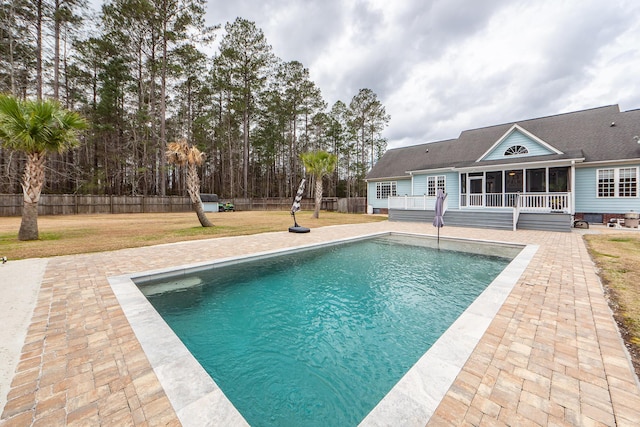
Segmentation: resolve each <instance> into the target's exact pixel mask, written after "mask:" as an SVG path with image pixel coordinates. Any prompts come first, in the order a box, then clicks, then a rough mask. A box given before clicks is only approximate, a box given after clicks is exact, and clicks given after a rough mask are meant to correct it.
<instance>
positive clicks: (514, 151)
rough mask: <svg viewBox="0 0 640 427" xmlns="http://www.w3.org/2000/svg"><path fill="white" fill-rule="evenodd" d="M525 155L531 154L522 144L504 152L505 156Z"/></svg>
mask: <svg viewBox="0 0 640 427" xmlns="http://www.w3.org/2000/svg"><path fill="white" fill-rule="evenodd" d="M525 154H529V149H528V148H527V147H525V146H524V145H522V144H516V145H512V146H511V147H509V148H507V149H506V150H504V154H503V156H504V157H510V156H524V155H525Z"/></svg>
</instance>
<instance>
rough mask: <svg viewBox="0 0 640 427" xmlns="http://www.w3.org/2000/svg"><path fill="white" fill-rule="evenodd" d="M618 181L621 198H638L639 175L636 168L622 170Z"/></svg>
mask: <svg viewBox="0 0 640 427" xmlns="http://www.w3.org/2000/svg"><path fill="white" fill-rule="evenodd" d="M619 175H620V177H619V180H618V196H619V197H636V196H637V195H638V173H637V169H636V168H622V169H620V174H619Z"/></svg>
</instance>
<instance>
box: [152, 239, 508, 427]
mask: <svg viewBox="0 0 640 427" xmlns="http://www.w3.org/2000/svg"><path fill="white" fill-rule="evenodd" d="M509 261H510V259H509V258H502V257H492V256H485V255H479V254H471V253H465V252H454V251H447V250H440V251H438V250H436V249H432V248H429V247H424V246H416V245H412V244H401V243H399V242H398V239H397V238H376V239H372V240H366V241H360V242H355V243H349V244H342V245H336V246H330V247H325V248H321V249H314V250H309V251H304V252H296V253H293V254H288V255H282V256H276V257H270V258H265V259H262V260H257V261H250V262H243V263H239V264H235V265H230V266H225V267H221V268H215V269H212V270H210V271H208V272H200V273H198V274H193V275H189V276H187V277H185V276H182V277H180V279H179V280H178V279H164V280H162V281H153V282H146V283H145V284H144V286H141V288H142V289H143V292H145V293H146V294H148V298H149V301H150V302H151V303H152V304H153V306H154V307H155V308H156V310H157V311H158V312H159V313H160V314H161V315H162V317H163V318H164V319H165V321H166V322H167V323H168V324H169V326H171V328H172V329H173V330H174V331H175V332H176V334H177V335H178V336H179V337H180V339H181V340H182V341H183V342H184V343H185V345H186V346H187V348H188V349H189V351H191V353H192V354H193V355H194V356H195V357H196V359H197V360H198V361H199V362H200V363H201V364H202V366H203V367H204V368H205V370H206V371H207V372H208V373H209V374H210V375H211V376H212V378H213V379H214V380H215V381H216V383H217V384H218V385H219V387H220V388H221V389H222V391H223V392H224V393H225V395H226V396H227V397H228V398H229V400H230V401H231V402H232V403H233V404H234V405H235V406H236V408H237V409H238V410H239V411H240V412H241V413H242V415H243V416H244V417H245V419H246V420H247V421H248V422H249V423H250V424H251V425H252V426H290V425H295V426H315V425H318V426H320V425H322V426H331V425H335V426H355V425H357V424H358V423H359V422H360V421H361V420H362V419H363V418H364V417H365V416H366V414H367V413H368V412H369V411H370V410H371V409H373V407H374V406H375V405H376V404H377V403H378V402H379V401H380V400H381V399H382V398H383V397H384V395H385V394H387V392H388V391H389V390H390V389H391V388H392V387H393V385H394V384H395V383H396V382H397V381H398V380H399V379H400V378H401V377H402V376H403V375H404V373H405V372H407V371H408V369H409V368H410V367H411V366H412V365H413V364H414V363H415V362H416V361H417V360H418V358H419V357H420V356H421V355H422V354H424V353H425V352H426V351H427V350H428V348H429V347H430V346H431V345H432V344H433V343H434V342H435V341H436V340H437V339H438V337H439V336H440V335H441V334H442V333H443V332H444V331H445V330H446V329H447V328H448V326H449V325H450V324H451V323H453V321H454V320H455V319H456V318H457V317H458V316H459V315H460V314H461V313H462V312H463V311H464V310H465V308H466V307H467V306H468V305H469V304H470V303H471V302H472V301H473V300H474V299H475V298H476V297H477V296H478V295H479V294H480V293H481V292H482V291H483V290H484V289H485V287H486V286H487V285H488V284H489V283H490V282H491V281H492V280H493V279H494V278H495V277H496V276H497V275H498V274H499V273H500V272H501V271H502V270H503V269H504V267H505V266H506V265H507V264H508V263H509ZM185 285H188V287H185ZM160 291H162V292H160Z"/></svg>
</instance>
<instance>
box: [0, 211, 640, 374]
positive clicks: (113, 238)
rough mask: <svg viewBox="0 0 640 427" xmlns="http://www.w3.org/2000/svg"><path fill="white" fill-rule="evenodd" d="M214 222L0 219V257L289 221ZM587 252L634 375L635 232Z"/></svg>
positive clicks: (333, 219)
mask: <svg viewBox="0 0 640 427" xmlns="http://www.w3.org/2000/svg"><path fill="white" fill-rule="evenodd" d="M209 217H210V218H211V220H212V222H213V223H214V224H215V226H214V227H211V228H203V227H201V226H200V224H199V222H198V220H197V217H196V215H195V213H192V212H185V213H162V214H121V215H72V216H44V217H40V218H39V219H38V225H39V229H40V240H37V241H30V242H20V241H18V237H17V236H18V229H19V227H20V218H19V217H0V257H1V256H6V257H7V258H8V259H24V258H41V257H52V256H57V255H71V254H79V253H87V252H100V251H110V250H117V249H123V248H134V247H140V246H150V245H157V244H161V243H173V242H179V241H184V240H196V239H209V238H214V237H222V236H240V235H248V234H257V233H266V232H271V231H285V230H287V229H288V228H289V227H290V226H291V225H293V221H292V218H291V215H290V214H289V212H286V211H268V212H265V211H250V212H224V213H214V214H209ZM297 218H298V222H300V223H301V225H303V226H305V227H309V228H317V227H323V226H327V225H337V224H354V223H362V222H376V221H382V220H384V219H386V217H384V216H372V215H360V214H340V213H335V212H321V213H320V218H319V219H313V218H311V212H308V211H303V212H299V213H298V214H297ZM585 239H586V242H587V246H588V248H589V251H590V254H591V256H592V258H593V259H594V261H595V263H596V264H597V266H598V268H599V269H600V277H601V279H602V282H603V285H604V286H605V292H606V294H607V296H608V298H609V301H610V304H611V306H612V309H613V311H614V317H615V319H616V321H617V322H618V324H619V325H620V328H621V330H622V334H623V337H624V339H625V342H626V343H627V348H628V349H629V352H630V353H631V357H632V359H633V361H634V365H635V369H636V374H638V376H640V233H632V232H624V233H619V234H589V235H585Z"/></svg>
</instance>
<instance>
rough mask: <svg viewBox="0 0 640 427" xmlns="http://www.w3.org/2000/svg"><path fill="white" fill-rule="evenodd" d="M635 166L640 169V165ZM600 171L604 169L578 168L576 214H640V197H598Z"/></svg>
mask: <svg viewBox="0 0 640 427" xmlns="http://www.w3.org/2000/svg"><path fill="white" fill-rule="evenodd" d="M633 166H636V167H640V165H633ZM625 167H628V166H625ZM598 169H602V168H601V167H599V168H579V169H578V168H576V188H575V193H576V212H582V213H603V214H604V213H625V212H629V211H630V210H634V211H635V212H640V197H633V198H618V197H606V198H605V197H597V196H598V175H597V174H598V172H597V170H598Z"/></svg>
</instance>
